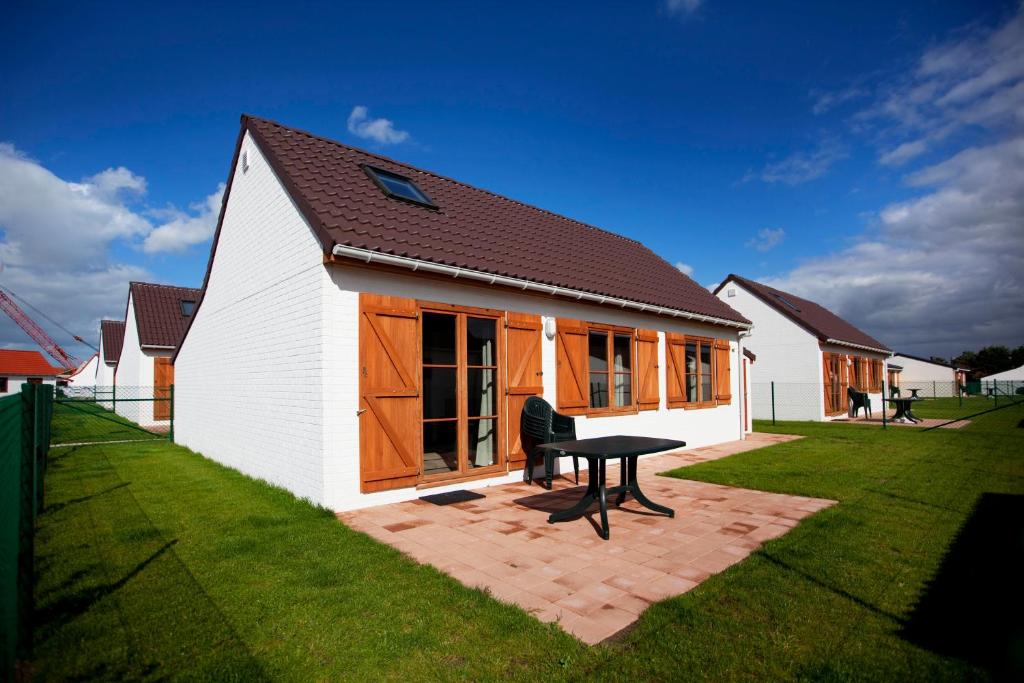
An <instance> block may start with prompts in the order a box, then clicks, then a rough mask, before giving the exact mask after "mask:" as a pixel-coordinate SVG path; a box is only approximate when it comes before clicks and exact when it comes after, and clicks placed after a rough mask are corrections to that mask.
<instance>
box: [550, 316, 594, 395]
mask: <svg viewBox="0 0 1024 683" xmlns="http://www.w3.org/2000/svg"><path fill="white" fill-rule="evenodd" d="M557 329H558V338H557V343H556V344H555V354H556V358H557V363H556V367H557V370H558V375H557V377H555V384H556V390H557V399H558V400H557V402H558V410H560V411H562V412H564V413H568V414H576V415H579V414H580V413H584V412H586V410H587V408H588V407H589V406H590V391H589V386H590V380H589V377H588V374H589V372H588V370H589V367H588V365H587V362H588V357H587V326H586V325H585V324H584V323H582V322H580V321H579V320H570V319H567V318H558V320H557Z"/></svg>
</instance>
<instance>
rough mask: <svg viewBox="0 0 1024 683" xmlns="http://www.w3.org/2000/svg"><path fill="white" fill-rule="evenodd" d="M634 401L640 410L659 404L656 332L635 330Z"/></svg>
mask: <svg viewBox="0 0 1024 683" xmlns="http://www.w3.org/2000/svg"><path fill="white" fill-rule="evenodd" d="M636 373H637V374H636V377H637V383H636V403H637V408H639V409H640V410H657V409H658V407H659V406H660V405H661V392H660V387H659V383H658V333H657V332H655V331H654V330H637V331H636Z"/></svg>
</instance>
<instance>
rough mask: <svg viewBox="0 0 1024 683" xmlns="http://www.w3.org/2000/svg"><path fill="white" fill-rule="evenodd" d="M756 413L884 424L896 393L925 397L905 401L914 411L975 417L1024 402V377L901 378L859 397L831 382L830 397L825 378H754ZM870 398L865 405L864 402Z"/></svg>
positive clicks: (896, 410)
mask: <svg viewBox="0 0 1024 683" xmlns="http://www.w3.org/2000/svg"><path fill="white" fill-rule="evenodd" d="M750 391H751V397H750V398H751V411H750V412H751V416H752V417H753V418H754V419H755V420H770V421H772V422H776V421H808V420H812V421H817V420H824V419H840V420H842V419H847V420H849V419H851V418H854V419H863V418H865V417H868V416H870V418H871V421H873V422H879V423H882V424H885V423H886V422H888V421H889V420H891V419H892V418H893V417H896V416H899V417H900V421H901V424H902V423H903V422H904V420H903V413H902V412H901V409H900V407H899V406H898V405H897V404H896V403H894V402H893V401H891V400H890V399H893V398H902V399H911V400H913V399H921V401H920V402H917V401H913V402H912V404H904V406H903V407H904V408H906V409H907V410H910V411H911V416H912V417H914V418H915V419H916V418H923V420H924V422H915V423H913V424H920V425H922V426H924V425H925V422H927V423H928V424H936V423H938V422H940V421H943V420H946V419H949V420H956V419H957V418H960V417H963V418H966V417H970V416H972V415H974V414H977V413H979V412H983V411H985V410H988V409H990V408H998V407H1000V406H1006V405H1008V404H1015V405H1016V404H1020V405H1024V382H1019V381H999V382H992V381H987V382H973V383H970V382H969V383H967V384H966V385H961V384H958V383H956V382H900V384H899V385H897V386H889V385H888V384H884V383H883V385H882V387H881V390H880V391H875V392H873V393H868V394H867V395H866V396H864V397H863V398H860V399H858V400H857V401H855V400H854V398H853V397H852V396H851V395H850V394H849V392H848V387H847V386H846V385H841V386H835V387H832V396H831V397H830V398H828V399H827V398H826V395H825V386H824V384H823V383H822V382H753V383H751V385H750ZM864 404H866V407H865V405H864Z"/></svg>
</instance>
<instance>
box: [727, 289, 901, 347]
mask: <svg viewBox="0 0 1024 683" xmlns="http://www.w3.org/2000/svg"><path fill="white" fill-rule="evenodd" d="M730 280H732V281H734V282H737V283H739V284H741V285H743V286H744V287H746V288H747V289H749V290H750V291H751V292H752V293H753V294H754V295H755V296H757V297H758V298H759V299H761V300H762V301H764V302H765V303H766V304H768V305H769V306H771V307H772V308H774V309H775V310H777V311H779V312H780V313H782V314H783V315H785V316H787V317H788V318H790V319H791V320H792V321H793V322H795V323H796V324H798V325H800V326H801V327H803V328H805V329H807V330H808V331H809V332H811V333H812V334H813V335H815V336H816V337H818V339H820V340H821V341H826V340H828V339H835V340H838V341H841V342H846V343H847V344H856V345H858V346H868V347H870V348H872V349H879V350H882V351H889V350H890V349H889V347H888V346H886V345H885V344H883V343H882V342H880V341H878V340H877V339H875V338H874V337H872V336H871V335H869V334H866V333H864V332H861V331H860V330H858V329H857V328H856V327H854V326H853V325H851V324H850V323H848V322H846V321H845V320H843V319H842V318H840V317H839V316H838V315H836V314H835V313H833V312H832V311H830V310H828V309H827V308H825V307H823V306H819V305H818V304H816V303H814V302H813V301H809V300H807V299H802V298H800V297H798V296H796V295H795V294H790V293H788V292H783V291H782V290H781V289H775V288H774V287H769V286H768V285H762V284H761V283H760V282H754V281H753V280H748V279H747V278H744V277H740V276H739V275H733V274H730V275H729V276H728V277H727V278H725V279H724V280H723V281H722V284H720V285H718V287H717V288H716V289H715V294H718V292H720V291H721V290H722V288H723V287H725V285H726V284H728V282H729V281H730ZM783 299H785V300H786V301H789V302H790V303H792V304H793V305H794V306H796V308H795V309H794V308H791V307H789V306H787V305H786V304H785V303H784V302H783Z"/></svg>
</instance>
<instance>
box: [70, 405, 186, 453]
mask: <svg viewBox="0 0 1024 683" xmlns="http://www.w3.org/2000/svg"><path fill="white" fill-rule="evenodd" d="M51 424H52V430H53V431H52V435H51V439H52V442H53V443H55V444H62V443H99V442H109V441H121V440H126V441H135V440H145V439H159V438H166V437H165V436H163V435H160V434H154V433H153V432H150V431H147V430H145V429H143V428H142V427H140V426H139V425H137V424H135V423H134V422H132V421H131V420H127V419H125V418H123V417H121V416H120V415H118V414H117V413H115V412H114V411H112V410H107V409H106V408H104V407H103V406H102V405H100V404H99V403H94V402H92V401H87V400H68V399H60V400H58V402H56V403H55V404H54V406H53V422H52V423H51Z"/></svg>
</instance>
